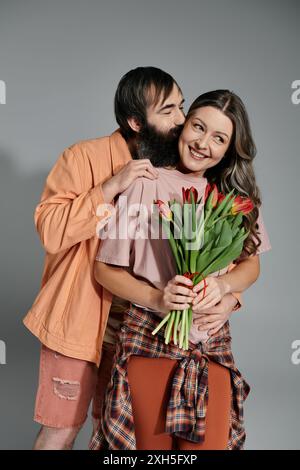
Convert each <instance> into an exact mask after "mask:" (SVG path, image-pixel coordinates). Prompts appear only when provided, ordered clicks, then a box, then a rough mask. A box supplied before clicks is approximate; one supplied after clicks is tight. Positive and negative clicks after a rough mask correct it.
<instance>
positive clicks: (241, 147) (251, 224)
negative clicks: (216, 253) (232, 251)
mask: <svg viewBox="0 0 300 470" xmlns="http://www.w3.org/2000/svg"><path fill="white" fill-rule="evenodd" d="M204 106H212V107H213V108H216V109H218V110H220V111H222V112H223V113H224V114H225V116H227V117H228V118H229V119H230V120H231V122H232V124H233V134H232V137H231V141H230V145H229V147H228V149H227V151H226V153H225V155H224V157H223V158H222V160H221V161H220V162H219V163H218V164H217V165H215V166H214V167H212V168H208V169H207V170H206V171H205V174H204V176H205V177H206V178H207V180H208V182H209V183H210V184H214V183H215V184H216V186H217V188H218V190H219V191H221V192H223V193H225V194H226V193H228V192H229V191H231V190H232V189H235V190H236V192H237V193H238V194H240V195H241V196H243V197H249V198H250V199H251V201H252V202H253V205H254V209H253V210H252V211H251V212H250V213H249V214H246V215H245V216H244V217H243V224H244V227H245V230H246V231H248V230H250V233H249V235H248V237H247V238H246V240H245V241H244V247H243V252H242V254H241V256H240V258H239V260H241V259H243V258H245V257H247V256H250V255H251V254H255V252H256V250H257V248H258V247H259V246H260V244H261V239H260V237H259V232H258V228H259V227H258V224H257V218H258V214H259V211H258V209H259V207H260V206H261V193H260V190H259V188H258V186H257V184H256V179H255V173H254V168H253V160H254V157H255V155H256V146H255V143H254V140H253V137H252V132H251V128H250V122H249V117H248V113H247V111H246V108H245V105H244V103H243V102H242V100H241V99H240V98H239V97H238V96H237V95H236V94H235V93H233V92H232V91H229V90H214V91H209V92H207V93H204V94H202V95H200V96H199V97H198V98H196V99H195V101H194V102H193V103H192V105H191V106H190V109H189V110H188V113H187V116H186V119H187V120H188V119H189V118H191V117H192V115H193V114H194V112H195V111H196V110H197V109H199V108H203V107H204ZM254 238H255V239H257V241H258V243H257V244H256V243H255V242H254ZM236 261H237V260H236Z"/></svg>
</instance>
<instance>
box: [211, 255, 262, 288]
mask: <svg viewBox="0 0 300 470" xmlns="http://www.w3.org/2000/svg"><path fill="white" fill-rule="evenodd" d="M259 274H260V261H259V255H255V256H250V257H248V258H247V259H245V260H243V261H241V262H240V263H239V264H238V265H237V266H236V267H235V268H234V269H233V270H232V271H231V272H230V273H226V274H223V275H222V276H219V279H221V280H222V281H223V283H224V289H225V293H226V294H232V292H243V291H244V290H246V289H248V288H249V287H250V286H251V285H252V284H254V282H255V281H256V280H257V279H258V277H259Z"/></svg>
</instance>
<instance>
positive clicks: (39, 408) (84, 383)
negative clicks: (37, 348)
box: [34, 343, 115, 428]
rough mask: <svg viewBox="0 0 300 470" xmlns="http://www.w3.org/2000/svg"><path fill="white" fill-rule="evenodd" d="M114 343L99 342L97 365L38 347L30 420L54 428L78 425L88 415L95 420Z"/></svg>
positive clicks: (103, 393) (107, 375)
mask: <svg viewBox="0 0 300 470" xmlns="http://www.w3.org/2000/svg"><path fill="white" fill-rule="evenodd" d="M114 352H115V345H113V344H109V343H103V351H102V359H101V363H100V366H99V368H97V366H96V365H95V364H94V363H93V362H89V361H84V360H81V359H74V358H72V357H67V356H64V355H62V354H60V353H58V352H56V351H53V350H52V349H49V348H48V347H46V346H45V345H42V346H41V354H40V367H39V382H38V389H37V395H36V401H35V410H34V421H36V422H38V423H40V424H42V425H44V426H49V427H54V428H69V427H77V426H81V425H82V424H83V423H84V422H85V420H86V418H87V415H88V409H89V406H90V403H91V401H93V405H92V416H93V418H95V419H99V418H100V416H101V405H102V401H103V398H104V395H105V391H106V386H107V384H108V382H109V380H110V377H111V367H112V362H113V356H114Z"/></svg>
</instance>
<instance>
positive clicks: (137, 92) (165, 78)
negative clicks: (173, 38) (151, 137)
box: [114, 67, 181, 139]
mask: <svg viewBox="0 0 300 470" xmlns="http://www.w3.org/2000/svg"><path fill="white" fill-rule="evenodd" d="M174 84H176V85H177V86H178V84H177V82H176V81H175V80H174V78H173V77H172V76H171V75H170V74H168V73H166V72H164V71H163V70H161V69H158V68H156V67H137V68H136V69H133V70H130V71H129V72H127V73H126V74H125V75H124V76H123V77H122V78H121V80H120V82H119V85H118V88H117V91H116V94H115V102H114V107H115V116H116V120H117V123H118V124H119V126H120V130H121V133H122V135H123V137H124V138H125V139H129V138H131V137H133V136H134V135H135V132H134V131H133V130H132V129H131V127H130V126H129V124H128V122H127V120H128V119H129V118H131V117H135V118H136V119H137V120H138V121H139V123H140V124H141V125H142V126H143V125H144V124H145V122H146V110H147V107H148V106H150V105H151V104H154V105H156V104H157V103H158V101H159V99H160V97H161V96H162V98H163V101H165V100H166V99H167V98H168V96H169V95H170V94H171V92H172V90H173V86H174ZM178 89H179V90H180V87H179V86H178ZM152 90H153V91H154V96H153V93H152ZM180 91H181V90H180Z"/></svg>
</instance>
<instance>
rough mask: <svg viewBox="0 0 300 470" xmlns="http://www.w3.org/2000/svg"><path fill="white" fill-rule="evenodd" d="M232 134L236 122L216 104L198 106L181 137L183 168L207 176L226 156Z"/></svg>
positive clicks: (179, 146) (186, 123) (179, 145)
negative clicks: (214, 105) (208, 171)
mask: <svg viewBox="0 0 300 470" xmlns="http://www.w3.org/2000/svg"><path fill="white" fill-rule="evenodd" d="M232 134H233V124H232V121H231V120H230V119H229V117H227V116H225V114H224V113H223V112H222V111H220V110H219V109H216V108H214V107H212V106H204V107H202V108H198V109H195V111H193V113H192V115H191V116H190V117H189V118H188V119H187V121H186V122H185V125H184V128H183V131H182V133H181V135H180V138H179V142H178V148H179V154H180V169H181V170H183V171H186V170H189V171H190V172H193V173H195V172H196V173H198V174H199V176H203V174H204V172H205V171H206V170H207V169H208V168H210V167H213V166H215V165H217V164H218V163H219V162H220V160H221V159H222V158H223V156H224V154H225V153H226V150H227V149H228V147H229V145H230V141H231V137H232Z"/></svg>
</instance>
